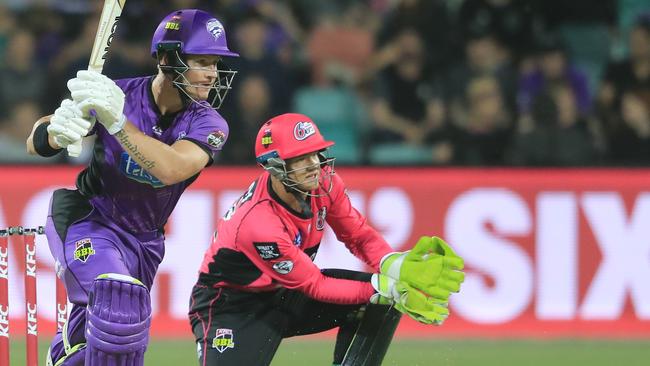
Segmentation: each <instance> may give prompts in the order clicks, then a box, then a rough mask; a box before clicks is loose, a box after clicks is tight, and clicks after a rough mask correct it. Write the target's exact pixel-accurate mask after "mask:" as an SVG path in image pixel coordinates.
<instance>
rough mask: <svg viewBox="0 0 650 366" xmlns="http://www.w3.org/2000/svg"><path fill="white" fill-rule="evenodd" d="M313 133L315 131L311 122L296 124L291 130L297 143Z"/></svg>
mask: <svg viewBox="0 0 650 366" xmlns="http://www.w3.org/2000/svg"><path fill="white" fill-rule="evenodd" d="M315 133H316V129H315V128H314V125H313V124H312V123H311V122H298V123H296V126H295V127H294V128H293V137H295V138H296V140H298V141H302V140H304V139H306V138H307V137H309V136H311V135H313V134H315Z"/></svg>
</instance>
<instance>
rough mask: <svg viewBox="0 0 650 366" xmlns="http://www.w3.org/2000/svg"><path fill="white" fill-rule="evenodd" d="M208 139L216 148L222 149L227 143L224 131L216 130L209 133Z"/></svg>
mask: <svg viewBox="0 0 650 366" xmlns="http://www.w3.org/2000/svg"><path fill="white" fill-rule="evenodd" d="M207 141H208V144H209V145H210V146H212V147H214V148H215V149H221V148H222V147H223V144H225V143H226V134H225V133H224V132H223V131H214V132H212V133H211V134H209V135H208V138H207Z"/></svg>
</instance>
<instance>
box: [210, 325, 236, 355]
mask: <svg viewBox="0 0 650 366" xmlns="http://www.w3.org/2000/svg"><path fill="white" fill-rule="evenodd" d="M212 348H214V349H216V350H217V351H219V352H220V353H223V352H224V351H225V350H227V349H228V348H235V341H234V336H233V334H232V329H226V328H219V329H217V332H216V334H215V335H214V339H213V340H212Z"/></svg>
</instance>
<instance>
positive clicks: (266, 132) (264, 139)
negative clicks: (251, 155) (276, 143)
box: [262, 128, 273, 148]
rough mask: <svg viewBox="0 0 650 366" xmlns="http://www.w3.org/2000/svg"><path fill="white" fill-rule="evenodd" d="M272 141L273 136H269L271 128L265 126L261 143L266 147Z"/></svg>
mask: <svg viewBox="0 0 650 366" xmlns="http://www.w3.org/2000/svg"><path fill="white" fill-rule="evenodd" d="M272 143H273V137H272V136H271V129H270V128H267V129H266V130H264V135H263V136H262V145H263V146H264V147H265V148H267V147H269V145H271V144H272Z"/></svg>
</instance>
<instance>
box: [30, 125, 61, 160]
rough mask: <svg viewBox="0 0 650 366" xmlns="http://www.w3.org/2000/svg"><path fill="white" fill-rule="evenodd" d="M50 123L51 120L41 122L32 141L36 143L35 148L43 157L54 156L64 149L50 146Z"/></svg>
mask: <svg viewBox="0 0 650 366" xmlns="http://www.w3.org/2000/svg"><path fill="white" fill-rule="evenodd" d="M49 125H50V122H45V123H41V124H40V125H38V127H36V129H35V130H34V135H33V137H32V142H33V143H34V150H36V153H37V154H38V155H40V156H43V157H46V158H48V157H50V156H54V155H56V154H58V153H60V152H61V150H62V149H55V148H53V147H52V146H50V138H49V134H48V133H47V126H49Z"/></svg>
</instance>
